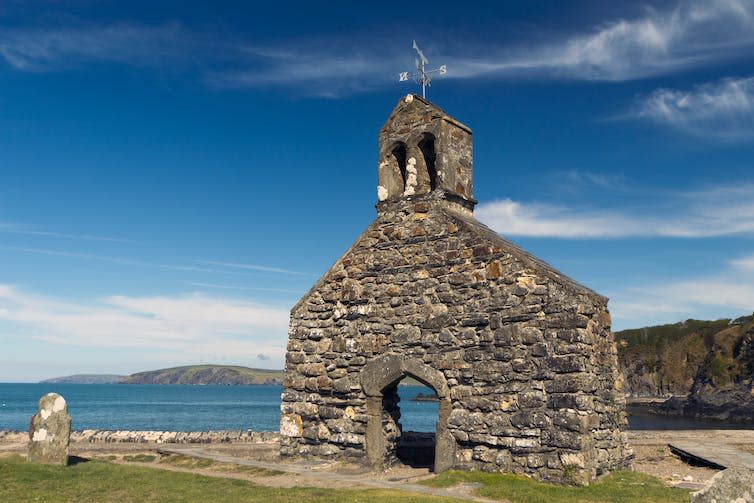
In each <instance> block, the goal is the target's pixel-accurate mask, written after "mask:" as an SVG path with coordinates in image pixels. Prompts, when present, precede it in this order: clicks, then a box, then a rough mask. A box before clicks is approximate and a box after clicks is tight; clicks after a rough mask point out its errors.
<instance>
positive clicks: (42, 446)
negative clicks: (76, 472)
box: [28, 393, 71, 465]
mask: <svg viewBox="0 0 754 503" xmlns="http://www.w3.org/2000/svg"><path fill="white" fill-rule="evenodd" d="M70 438H71V417H70V416H69V415H68V404H66V402H65V399H64V398H63V397H62V396H60V395H58V394H57V393H48V394H46V395H44V396H43V397H42V398H40V399H39V411H38V412H37V413H36V414H34V416H32V418H31V421H30V423H29V450H28V460H29V461H31V462H34V463H49V464H57V465H66V464H68V444H69V441H70Z"/></svg>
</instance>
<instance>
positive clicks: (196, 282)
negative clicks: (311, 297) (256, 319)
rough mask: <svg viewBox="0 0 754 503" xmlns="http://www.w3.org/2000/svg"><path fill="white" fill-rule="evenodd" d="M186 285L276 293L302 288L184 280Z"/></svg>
mask: <svg viewBox="0 0 754 503" xmlns="http://www.w3.org/2000/svg"><path fill="white" fill-rule="evenodd" d="M183 283H184V284H186V285H190V286H198V287H200V288H213V289H218V290H241V291H250V292H278V293H295V294H298V295H301V294H303V293H304V290H293V289H289V288H264V287H254V286H239V285H221V284H217V283H203V282H201V281H184V282H183Z"/></svg>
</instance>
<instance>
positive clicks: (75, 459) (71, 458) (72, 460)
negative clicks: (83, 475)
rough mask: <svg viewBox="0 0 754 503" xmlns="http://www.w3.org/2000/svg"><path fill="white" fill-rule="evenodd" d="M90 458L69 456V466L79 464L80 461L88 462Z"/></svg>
mask: <svg viewBox="0 0 754 503" xmlns="http://www.w3.org/2000/svg"><path fill="white" fill-rule="evenodd" d="M88 462H89V460H88V459H87V458H82V457H81V456H68V466H74V465H78V464H79V463H88Z"/></svg>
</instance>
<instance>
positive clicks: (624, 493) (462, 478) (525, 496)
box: [422, 471, 689, 503]
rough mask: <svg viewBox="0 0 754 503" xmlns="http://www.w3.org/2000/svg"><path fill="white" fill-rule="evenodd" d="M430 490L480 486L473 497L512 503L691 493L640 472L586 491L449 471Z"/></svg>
mask: <svg viewBox="0 0 754 503" xmlns="http://www.w3.org/2000/svg"><path fill="white" fill-rule="evenodd" d="M422 483H423V484H424V485H427V486H431V487H449V486H453V485H456V484H462V483H465V484H481V487H479V488H478V489H477V490H476V491H474V494H477V495H479V496H483V497H486V498H491V499H507V500H509V501H511V502H513V503H542V502H546V501H547V502H549V501H552V502H558V503H560V502H563V503H587V502H599V503H607V502H615V503H629V502H636V503H639V502H641V503H645V502H652V503H666V502H667V503H670V502H684V503H688V501H689V491H687V490H684V489H676V488H673V487H668V486H666V485H665V484H663V483H662V482H661V481H660V480H659V479H657V478H654V477H651V476H649V475H644V474H642V473H637V472H629V471H623V472H618V473H613V474H611V475H609V476H607V477H605V478H603V479H601V480H599V481H598V482H595V483H593V484H591V485H589V486H587V487H564V486H556V485H551V484H544V483H542V482H535V481H533V480H531V479H528V478H526V477H523V476H520V475H508V474H506V475H501V474H497V473H480V472H459V471H449V472H445V473H443V474H441V475H438V476H437V477H435V478H433V479H429V480H425V481H424V482H422Z"/></svg>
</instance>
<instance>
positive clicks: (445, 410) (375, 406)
mask: <svg viewBox="0 0 754 503" xmlns="http://www.w3.org/2000/svg"><path fill="white" fill-rule="evenodd" d="M405 376H411V377H414V378H415V379H417V380H419V381H421V382H422V383H423V384H425V385H427V386H429V387H430V388H432V389H433V390H434V391H435V393H437V397H438V398H439V399H440V407H439V414H438V419H437V426H436V428H435V462H434V471H435V472H436V473H440V472H443V471H445V470H448V469H450V468H452V467H453V465H454V464H455V451H456V441H455V437H453V435H452V433H450V431H448V418H449V417H450V412H451V410H452V406H451V402H450V391H449V389H448V383H447V381H446V379H445V376H444V375H443V374H442V372H440V371H439V370H436V369H433V368H432V367H430V366H428V365H425V364H424V363H422V362H421V361H419V360H417V359H414V358H408V357H405V356H402V355H396V354H387V355H383V356H380V357H378V358H375V359H374V360H372V361H370V362H369V363H367V364H366V365H365V366H364V368H363V369H362V371H361V389H362V390H363V391H364V394H365V395H366V396H367V431H366V450H367V458H368V459H369V462H370V464H371V465H372V466H373V467H375V468H383V467H384V466H385V462H386V459H387V456H388V445H387V439H386V435H385V431H384V428H383V425H382V414H383V400H382V399H383V391H384V390H385V389H386V388H388V387H390V386H392V385H394V384H395V383H397V382H398V381H399V380H401V379H402V378H403V377H405Z"/></svg>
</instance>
